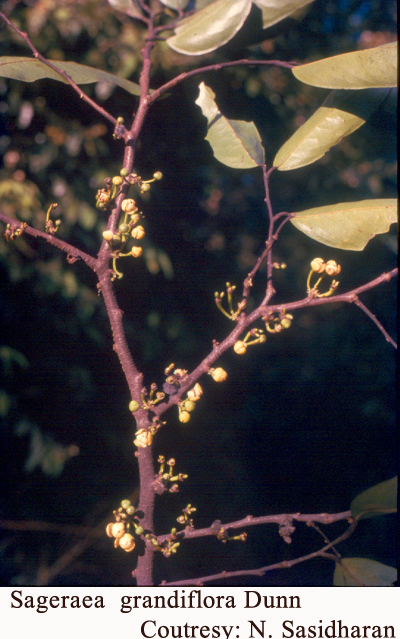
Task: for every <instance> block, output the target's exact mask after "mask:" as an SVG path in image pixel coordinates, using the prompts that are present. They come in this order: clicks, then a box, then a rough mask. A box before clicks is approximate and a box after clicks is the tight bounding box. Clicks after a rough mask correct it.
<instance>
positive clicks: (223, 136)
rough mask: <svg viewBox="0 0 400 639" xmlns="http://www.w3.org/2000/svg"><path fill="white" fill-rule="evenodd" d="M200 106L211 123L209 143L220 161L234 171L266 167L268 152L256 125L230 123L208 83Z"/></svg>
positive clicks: (201, 87) (202, 90) (204, 86)
mask: <svg viewBox="0 0 400 639" xmlns="http://www.w3.org/2000/svg"><path fill="white" fill-rule="evenodd" d="M199 89H200V94H199V97H198V98H197V100H196V104H197V105H198V106H199V107H200V108H201V110H202V113H203V115H204V116H205V117H206V118H207V120H208V131H207V136H206V140H208V142H209V143H210V144H211V147H212V150H213V152H214V155H215V157H216V158H217V160H219V161H220V162H222V163H223V164H226V165H227V166H231V167H232V168H234V169H250V168H253V167H255V166H260V165H261V164H263V163H264V149H263V147H262V144H261V138H260V135H259V133H258V131H257V129H256V127H255V126H254V124H253V122H244V121H239V120H228V119H227V118H225V117H224V116H223V115H222V114H221V112H220V110H219V109H218V106H217V105H216V103H215V101H214V98H215V93H214V92H213V91H212V90H211V89H210V88H209V87H207V86H206V85H205V84H204V82H202V83H201V84H200V86H199Z"/></svg>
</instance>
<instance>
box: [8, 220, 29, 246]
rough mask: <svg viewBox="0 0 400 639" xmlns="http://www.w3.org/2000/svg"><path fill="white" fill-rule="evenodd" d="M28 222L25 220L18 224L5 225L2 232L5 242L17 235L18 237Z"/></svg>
mask: <svg viewBox="0 0 400 639" xmlns="http://www.w3.org/2000/svg"><path fill="white" fill-rule="evenodd" d="M27 226H28V224H27V223H26V222H20V223H19V224H18V225H15V226H11V224H7V225H6V230H5V232H4V237H5V238H6V240H7V242H9V241H10V240H15V239H16V238H17V237H20V235H22V233H23V232H24V231H25V229H26V227H27Z"/></svg>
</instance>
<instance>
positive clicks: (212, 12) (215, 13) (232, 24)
mask: <svg viewBox="0 0 400 639" xmlns="http://www.w3.org/2000/svg"><path fill="white" fill-rule="evenodd" d="M250 9H251V0H215V1H214V2H212V3H211V4H208V5H206V6H205V7H204V8H203V9H201V11H198V12H197V13H195V14H194V15H192V16H190V17H188V18H184V19H183V20H182V21H181V22H180V23H179V24H178V26H177V27H176V28H175V35H173V36H171V37H170V38H168V39H167V44H168V45H169V46H170V47H171V49H174V50H175V51H178V52H179V53H184V54H186V55H202V54H203V53H209V52H210V51H214V50H215V49H217V48H218V47H221V46H222V45H223V44H225V43H226V42H228V41H229V40H231V39H232V38H233V36H234V35H235V34H236V33H237V32H238V31H239V29H240V28H241V27H242V25H243V24H244V21H245V20H246V18H247V16H248V15H249V13H250Z"/></svg>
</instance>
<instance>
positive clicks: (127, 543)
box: [119, 533, 135, 552]
mask: <svg viewBox="0 0 400 639" xmlns="http://www.w3.org/2000/svg"><path fill="white" fill-rule="evenodd" d="M119 546H120V548H122V550H125V552H132V550H133V549H134V547H135V539H134V537H133V535H130V534H129V533H125V535H124V536H123V537H121V539H120V540H119Z"/></svg>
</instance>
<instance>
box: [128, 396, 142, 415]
mask: <svg viewBox="0 0 400 639" xmlns="http://www.w3.org/2000/svg"><path fill="white" fill-rule="evenodd" d="M139 408H140V404H139V402H137V401H135V400H134V399H133V400H132V401H131V402H129V410H130V411H131V413H136V411H137V410H139Z"/></svg>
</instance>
